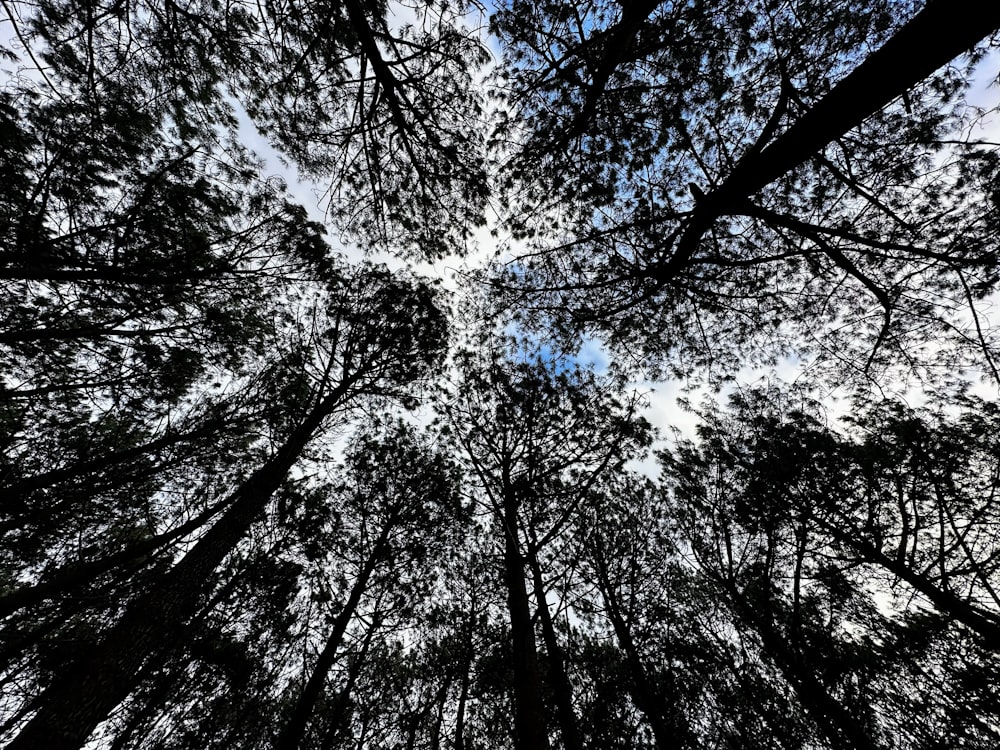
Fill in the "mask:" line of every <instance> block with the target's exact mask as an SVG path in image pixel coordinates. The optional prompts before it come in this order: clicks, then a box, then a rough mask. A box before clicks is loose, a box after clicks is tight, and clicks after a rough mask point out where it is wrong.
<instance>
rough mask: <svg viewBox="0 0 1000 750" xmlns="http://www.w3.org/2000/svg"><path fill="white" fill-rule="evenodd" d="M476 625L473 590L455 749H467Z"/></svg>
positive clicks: (459, 693)
mask: <svg viewBox="0 0 1000 750" xmlns="http://www.w3.org/2000/svg"><path fill="white" fill-rule="evenodd" d="M475 626H476V595H475V591H473V592H472V602H471V603H470V607H469V620H468V623H467V631H466V634H465V648H464V650H463V652H462V653H463V655H464V656H465V659H464V660H463V661H462V681H461V686H460V687H459V691H458V708H457V709H456V711H455V743H454V744H455V747H454V750H465V706H466V704H467V703H468V700H469V682H470V672H471V671H472V638H473V633H474V632H475Z"/></svg>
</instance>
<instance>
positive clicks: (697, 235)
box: [653, 0, 1000, 282]
mask: <svg viewBox="0 0 1000 750" xmlns="http://www.w3.org/2000/svg"><path fill="white" fill-rule="evenodd" d="M997 28H1000V3H997V2H984V1H983V0H949V1H948V2H945V0H930V2H928V3H927V5H926V6H925V7H924V8H923V10H921V11H920V12H919V13H917V14H916V15H915V16H914V17H913V18H912V19H911V20H910V22H909V23H907V24H906V25H904V26H903V27H902V28H901V29H900V30H899V31H897V32H896V34H895V35H894V36H893V37H892V38H891V39H889V40H888V41H887V42H886V43H885V44H884V45H883V46H882V47H881V48H879V49H878V50H876V51H875V52H873V53H872V54H871V55H869V56H868V57H867V58H866V59H865V60H864V61H863V62H862V63H861V64H860V65H859V66H858V67H857V68H855V69H854V70H853V71H852V72H851V73H850V74H849V75H848V76H847V77H846V78H844V79H843V80H842V81H840V83H838V84H837V85H836V86H834V87H833V89H832V90H831V91H830V92H829V93H828V94H827V95H826V96H824V97H823V98H822V99H820V100H819V101H818V102H816V104H814V105H813V106H812V108H811V109H810V110H809V111H808V112H806V113H805V114H803V115H802V116H801V117H800V118H799V119H798V120H796V121H795V123H794V124H793V125H792V126H791V127H789V128H788V130H786V131H785V132H784V133H782V134H781V135H779V136H778V137H777V138H775V139H774V140H773V141H771V143H770V144H760V145H761V146H762V148H759V149H756V150H751V151H750V152H749V153H748V154H746V156H744V157H743V158H742V159H741V160H740V162H739V163H738V164H737V165H736V167H735V169H733V171H732V172H731V173H730V175H729V176H728V177H727V178H726V179H725V180H723V182H722V183H721V184H720V185H719V186H718V187H716V188H715V189H714V190H712V191H711V192H709V193H708V194H707V195H704V196H702V197H701V198H700V199H699V200H698V201H697V203H696V205H695V210H694V212H693V213H692V215H691V218H690V220H689V222H688V225H687V227H685V229H684V232H683V234H682V235H681V238H680V240H679V241H678V243H677V249H676V251H675V253H674V255H673V257H671V258H670V260H668V261H667V262H666V263H665V264H664V265H663V266H661V267H660V268H657V269H654V271H653V274H654V275H655V276H656V278H658V279H659V280H661V281H663V282H666V281H669V280H670V279H672V278H673V277H674V276H675V275H676V274H677V273H678V272H679V271H680V270H681V269H682V268H683V267H684V266H685V265H686V264H687V263H688V261H690V259H691V258H692V256H693V255H694V253H695V251H696V250H697V247H698V243H699V241H700V239H701V237H702V235H703V234H704V233H705V232H706V231H708V229H709V228H710V227H711V226H712V223H713V222H714V221H715V220H716V219H717V218H718V217H720V216H725V215H727V214H732V213H739V212H741V211H742V210H743V209H742V205H743V204H744V203H745V202H746V200H747V199H748V198H749V197H750V196H751V195H753V194H754V193H756V192H757V191H759V190H761V189H762V188H763V187H765V186H766V185H769V184H770V183H772V182H774V181H775V180H777V179H779V178H780V177H781V176H782V175H784V174H785V173H787V172H789V171H791V170H792V169H794V168H795V167H797V166H799V165H800V164H803V163H805V162H806V161H807V160H808V159H810V158H811V157H812V156H813V155H814V154H816V153H818V152H819V151H821V150H822V149H823V148H824V147H825V146H826V145H827V144H829V143H830V142H831V141H833V140H835V139H836V138H838V137H840V136H842V135H844V134H845V133H847V132H848V131H849V130H851V129H852V128H855V127H857V126H858V125H860V124H861V123H862V122H864V121H865V120H866V119H868V118H869V117H871V116H872V115H873V114H875V113H876V112H878V111H879V110H881V109H882V108H883V107H884V106H885V105H887V104H888V103H889V102H891V101H892V100H893V99H895V98H896V97H898V96H902V95H903V94H904V93H905V92H906V91H907V89H909V88H910V87H912V86H914V85H916V84H917V83H919V82H920V81H922V80H923V79H925V78H927V77H928V76H929V75H931V74H932V73H933V72H934V71H935V70H937V69H938V68H940V67H942V66H944V65H946V64H947V63H949V62H951V60H952V59H954V58H955V57H957V56H958V55H960V54H962V53H963V52H965V51H967V50H969V49H971V48H972V47H974V46H975V45H976V44H977V43H978V42H980V41H981V40H983V39H985V38H986V37H987V36H989V35H990V34H991V33H993V32H994V31H996V30H997Z"/></svg>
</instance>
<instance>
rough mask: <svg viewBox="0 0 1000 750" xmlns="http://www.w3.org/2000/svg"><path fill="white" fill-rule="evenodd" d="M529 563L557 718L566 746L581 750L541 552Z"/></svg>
mask: <svg viewBox="0 0 1000 750" xmlns="http://www.w3.org/2000/svg"><path fill="white" fill-rule="evenodd" d="M527 559H528V567H530V568H531V579H532V583H533V584H534V589H535V601H536V603H537V608H538V610H537V611H538V619H539V621H540V622H541V624H542V640H543V641H544V643H545V652H546V654H547V655H548V661H549V676H550V678H551V680H552V693H553V696H554V697H555V703H556V715H557V716H558V717H559V729H560V730H561V732H562V739H563V746H564V747H565V748H566V750H581V748H582V747H583V743H582V742H581V741H580V733H579V731H578V729H577V726H578V722H577V718H576V712H575V711H574V710H573V688H572V686H571V685H570V682H569V676H568V675H567V674H566V663H565V661H564V660H563V655H562V649H561V648H560V647H559V639H558V638H557V637H556V629H555V625H554V624H553V622H552V615H551V614H550V613H549V604H548V601H547V600H546V597H545V583H544V581H543V580H542V570H541V567H540V566H539V564H538V555H537V551H536V550H534V549H532V550H530V551H529V553H528V555H527Z"/></svg>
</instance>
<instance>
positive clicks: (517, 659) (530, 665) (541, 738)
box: [503, 490, 549, 750]
mask: <svg viewBox="0 0 1000 750" xmlns="http://www.w3.org/2000/svg"><path fill="white" fill-rule="evenodd" d="M503 521H504V555H503V562H504V583H505V584H506V587H507V609H508V612H509V614H510V633H511V642H512V651H513V654H512V656H513V667H514V747H515V748H516V750H547V749H548V747H549V738H548V732H547V731H546V727H545V712H544V709H543V706H542V693H541V684H540V683H541V680H540V679H539V673H538V654H537V652H536V651H535V630H534V627H533V625H532V623H531V609H530V606H529V603H528V594H527V592H526V591H525V588H524V561H523V560H522V559H521V551H520V549H519V544H518V523H517V498H516V497H515V496H514V493H513V491H510V490H508V491H506V492H505V493H504V518H503Z"/></svg>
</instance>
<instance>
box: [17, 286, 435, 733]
mask: <svg viewBox="0 0 1000 750" xmlns="http://www.w3.org/2000/svg"><path fill="white" fill-rule="evenodd" d="M345 282H346V280H345ZM342 291H343V296H342V297H339V298H338V297H337V296H333V297H331V298H330V299H328V300H325V301H326V302H327V309H326V310H325V311H322V312H324V313H325V315H324V316H323V318H321V319H320V320H321V323H323V324H325V325H321V327H320V328H319V329H318V330H317V331H316V339H315V340H314V341H312V342H311V344H312V346H311V348H310V350H309V351H310V354H311V356H312V357H314V358H315V359H314V361H313V362H312V363H306V364H307V367H306V369H305V371H304V372H303V373H302V374H303V376H304V377H303V378H302V379H300V381H299V382H298V383H296V387H297V390H296V393H297V394H301V396H300V398H302V397H304V398H302V400H300V401H298V403H296V402H295V401H291V402H290V403H289V402H285V403H286V404H288V407H286V408H288V409H289V410H288V412H286V414H284V415H283V424H281V425H280V426H281V427H282V428H283V429H282V430H281V432H280V433H279V434H282V433H283V434H282V442H280V443H279V444H278V445H277V446H276V448H275V450H274V452H273V454H272V455H271V456H270V457H268V459H267V460H266V461H265V462H264V463H263V464H262V465H261V466H260V467H259V468H257V469H256V470H255V471H253V473H251V474H249V476H246V477H245V478H244V479H243V481H242V483H241V484H240V485H239V487H238V488H236V489H235V490H234V491H233V492H232V493H231V494H230V495H229V497H228V499H227V506H228V507H227V509H226V511H225V512H224V513H222V514H221V516H220V517H219V518H218V520H217V521H215V523H214V524H213V525H212V527H211V529H209V530H208V531H207V532H205V533H204V534H203V535H202V536H201V537H200V539H199V540H198V542H197V543H196V544H195V545H194V546H193V547H192V548H191V549H190V550H189V551H188V552H187V554H185V555H184V556H183V557H182V558H181V560H180V561H179V562H178V563H177V564H176V565H174V567H173V568H171V570H170V571H169V573H167V574H164V575H163V576H162V577H161V578H160V579H159V580H158V581H156V582H155V583H154V584H153V586H151V587H150V588H149V590H148V591H147V592H146V593H145V594H144V595H142V596H140V597H138V598H137V599H136V600H134V601H133V602H131V603H130V605H129V607H128V608H127V609H126V611H125V612H124V614H123V615H122V616H121V618H120V619H119V620H118V621H117V622H116V624H115V625H114V627H112V628H110V629H109V630H108V632H107V633H106V634H105V636H104V638H103V640H102V643H101V645H100V646H98V647H97V648H95V649H94V650H93V651H92V652H91V653H89V654H87V655H86V656H85V657H83V658H81V659H80V660H78V661H76V662H75V663H74V664H73V665H72V667H71V668H70V669H69V670H67V672H66V674H65V675H64V677H65V680H64V681H61V682H60V683H58V684H55V685H53V686H51V687H50V688H48V689H47V690H46V691H45V692H44V693H43V694H42V695H41V696H40V697H39V699H38V704H39V710H38V712H37V713H36V714H35V716H34V718H33V719H32V720H31V722H29V723H28V724H27V725H26V726H25V728H24V729H23V730H22V731H21V732H20V734H18V735H17V737H16V738H15V739H14V741H13V743H12V745H11V747H18V746H19V745H20V746H23V747H34V746H38V745H39V744H44V745H46V746H49V747H53V748H55V747H67V748H68V747H77V746H79V745H80V744H82V743H83V741H84V740H85V739H86V737H87V735H89V734H90V732H91V731H92V730H93V729H94V727H95V726H96V725H97V724H98V722H100V721H101V720H102V719H104V717H105V716H106V715H107V713H108V712H109V711H110V710H111V709H112V708H114V706H115V705H117V704H118V703H119V702H120V701H121V700H122V699H124V698H125V697H126V696H127V695H128V693H129V692H131V690H132V689H134V687H135V685H136V683H137V681H138V679H139V674H140V671H139V668H140V666H142V665H143V664H144V663H146V664H147V666H148V660H150V659H154V660H155V659H156V658H158V655H159V654H161V653H162V651H163V650H164V648H169V644H170V643H172V642H174V641H175V640H176V639H178V638H180V637H181V635H182V633H183V627H184V623H185V622H186V620H188V619H189V618H190V617H191V616H192V615H193V614H194V612H195V610H196V609H197V607H198V606H199V603H200V601H201V598H202V595H203V592H204V591H205V590H206V589H207V588H208V586H209V584H210V582H211V576H212V573H213V571H214V570H215V568H216V567H217V566H218V565H219V564H220V563H221V562H222V561H223V559H224V558H225V557H226V555H227V554H228V553H229V552H230V551H231V550H232V549H233V548H234V547H235V545H236V544H237V543H238V542H239V540H240V539H241V538H242V537H243V536H244V534H245V533H246V531H247V529H248V528H249V527H250V525H251V524H252V523H253V522H254V520H255V519H256V518H257V517H259V515H260V514H261V513H262V512H263V511H264V510H265V508H266V507H267V504H268V502H269V500H270V498H271V496H272V495H273V493H274V492H275V490H276V489H277V488H278V487H279V486H280V484H281V483H282V481H283V480H284V479H285V477H286V476H287V474H288V472H289V471H290V470H291V468H292V467H293V466H294V465H295V463H296V460H297V459H298V458H299V456H300V454H301V453H302V452H303V451H304V450H305V448H306V447H307V446H308V445H309V443H310V442H311V441H312V440H313V439H314V437H315V434H316V433H317V432H318V431H320V429H321V428H322V426H323V424H324V422H328V421H329V418H330V417H331V416H332V415H335V414H337V413H338V412H341V411H343V410H345V409H346V408H348V407H350V406H352V405H353V403H356V402H357V401H358V400H360V399H363V398H365V397H378V396H383V397H384V396H386V395H392V394H394V393H396V392H397V389H399V388H401V387H403V386H405V385H407V384H408V383H409V382H412V381H413V380H414V379H418V378H420V377H425V376H426V375H427V374H428V372H429V371H431V370H432V368H433V367H434V365H435V362H436V360H437V358H438V357H439V356H440V345H441V343H442V342H443V338H444V320H443V318H442V316H441V314H440V312H439V311H438V310H437V309H436V308H435V307H434V304H433V296H432V294H431V291H430V290H429V289H427V288H426V287H421V286H410V285H408V284H407V283H406V282H404V281H401V280H398V279H396V278H393V277H392V276H391V275H390V274H389V273H388V272H386V271H384V270H379V269H374V270H372V271H368V272H367V273H363V274H358V275H357V276H356V277H355V278H353V279H350V281H349V282H347V283H345V284H344V287H343V290H342ZM373 321H377V323H374V322H373ZM310 365H311V366H310ZM313 368H315V369H313ZM123 644H125V645H123ZM81 685H89V686H92V687H91V688H90V689H89V690H86V691H81V689H80V687H81Z"/></svg>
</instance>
